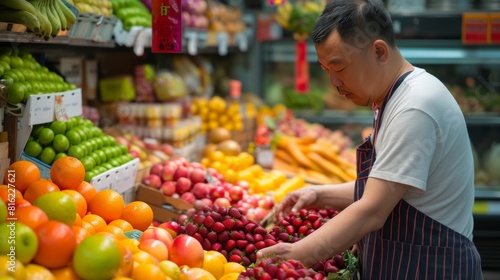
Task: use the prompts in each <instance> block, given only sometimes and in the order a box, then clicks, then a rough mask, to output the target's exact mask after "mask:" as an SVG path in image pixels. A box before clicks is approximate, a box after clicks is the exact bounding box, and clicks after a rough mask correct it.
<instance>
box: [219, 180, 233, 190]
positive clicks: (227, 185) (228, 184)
mask: <svg viewBox="0 0 500 280" xmlns="http://www.w3.org/2000/svg"><path fill="white" fill-rule="evenodd" d="M221 186H222V187H224V189H226V191H228V190H229V189H230V188H232V187H233V184H231V183H229V182H224V183H222V184H221Z"/></svg>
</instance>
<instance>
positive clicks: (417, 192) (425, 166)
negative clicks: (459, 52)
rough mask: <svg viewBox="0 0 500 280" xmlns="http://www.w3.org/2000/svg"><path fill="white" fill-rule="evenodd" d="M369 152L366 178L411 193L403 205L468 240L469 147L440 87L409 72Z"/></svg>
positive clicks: (463, 128) (470, 221)
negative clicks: (401, 186)
mask: <svg viewBox="0 0 500 280" xmlns="http://www.w3.org/2000/svg"><path fill="white" fill-rule="evenodd" d="M372 141H373V140H372ZM375 151H376V160H375V164H374V166H373V167H372V170H371V172H370V177H374V178H379V179H383V180H387V181H392V182H397V183H401V184H406V185H410V186H412V187H414V188H415V189H414V191H410V192H408V193H407V194H406V195H405V196H404V200H405V201H406V202H408V203H409V204H410V205H412V206H413V207H415V208H416V209H418V210H419V211H420V212H422V213H424V214H426V215H427V216H429V217H430V218H432V219H434V220H436V221H438V222H440V223H441V224H443V225H445V226H447V227H449V228H451V229H453V230H455V231H456V232H458V233H461V234H462V235H464V236H466V237H468V238H469V239H471V240H472V229H473V223H474V222H473V217H472V206H473V204H474V163H473V157H472V151H471V145H470V140H469V135H468V132H467V127H466V124H465V120H464V117H463V114H462V111H461V110H460V108H459V106H458V104H457V102H456V101H455V99H454V98H453V96H452V95H451V93H450V92H449V91H448V89H447V88H446V87H445V86H444V85H443V83H441V82H440V81H439V80H438V79H436V78H435V77H434V76H432V75H431V74H429V73H427V72H426V71H425V70H423V69H421V68H415V69H414V70H413V72H412V73H410V74H409V75H408V76H407V77H406V79H405V80H404V81H403V83H402V84H401V85H400V86H399V87H398V88H397V90H396V91H395V92H394V94H393V96H392V97H391V99H390V100H389V101H388V103H387V105H386V108H385V109H384V113H383V117H382V124H381V127H380V131H379V133H378V136H377V140H376V143H375Z"/></svg>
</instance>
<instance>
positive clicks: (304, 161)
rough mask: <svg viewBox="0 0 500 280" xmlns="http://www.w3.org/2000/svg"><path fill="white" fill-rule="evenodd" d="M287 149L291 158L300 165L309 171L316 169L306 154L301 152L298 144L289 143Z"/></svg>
mask: <svg viewBox="0 0 500 280" xmlns="http://www.w3.org/2000/svg"><path fill="white" fill-rule="evenodd" d="M285 149H286V151H287V152H288V153H289V154H290V156H292V157H293V158H294V159H295V160H296V161H297V162H298V163H299V165H301V166H303V167H306V168H309V169H314V167H315V164H314V163H313V162H312V161H311V160H310V159H309V158H307V157H306V156H305V155H304V153H303V152H302V151H301V150H300V147H299V146H298V145H297V144H296V143H294V142H292V141H290V142H288V145H286V146H285ZM316 168H317V166H316Z"/></svg>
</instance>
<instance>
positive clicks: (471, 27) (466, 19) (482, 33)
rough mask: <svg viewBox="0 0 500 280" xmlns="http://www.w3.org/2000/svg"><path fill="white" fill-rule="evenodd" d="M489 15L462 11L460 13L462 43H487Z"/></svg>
mask: <svg viewBox="0 0 500 280" xmlns="http://www.w3.org/2000/svg"><path fill="white" fill-rule="evenodd" d="M488 21H489V17H488V14H486V13H464V14H463V15H462V43H464V44H488V43H489V25H488Z"/></svg>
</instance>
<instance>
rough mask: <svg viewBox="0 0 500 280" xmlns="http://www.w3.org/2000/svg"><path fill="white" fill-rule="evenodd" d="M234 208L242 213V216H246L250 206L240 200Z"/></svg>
mask: <svg viewBox="0 0 500 280" xmlns="http://www.w3.org/2000/svg"><path fill="white" fill-rule="evenodd" d="M234 207H236V208H238V209H240V210H241V211H242V212H243V215H246V214H247V213H248V210H249V209H250V208H252V207H251V206H250V204H248V203H246V202H242V201H241V200H240V202H238V203H237V205H236V204H235V205H234Z"/></svg>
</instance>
